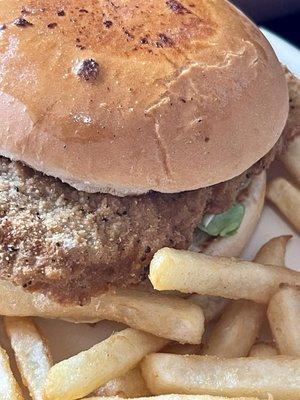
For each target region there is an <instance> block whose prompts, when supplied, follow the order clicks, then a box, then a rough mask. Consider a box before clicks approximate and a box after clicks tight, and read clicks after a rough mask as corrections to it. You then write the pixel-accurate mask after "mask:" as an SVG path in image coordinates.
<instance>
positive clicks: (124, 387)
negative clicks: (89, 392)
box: [94, 367, 150, 399]
mask: <svg viewBox="0 0 300 400" xmlns="http://www.w3.org/2000/svg"><path fill="white" fill-rule="evenodd" d="M94 395H95V396H102V397H112V396H118V397H123V398H125V399H129V398H134V397H143V396H149V395H150V392H149V389H148V388H147V386H146V383H145V380H144V378H143V377H142V374H141V370H140V368H139V367H136V368H134V369H132V370H131V371H128V372H127V373H126V374H124V375H121V376H120V377H119V378H115V379H112V380H111V381H109V382H107V383H106V384H105V385H103V386H101V387H100V388H99V389H97V390H95V392H94Z"/></svg>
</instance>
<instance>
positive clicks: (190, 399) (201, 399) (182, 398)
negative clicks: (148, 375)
mask: <svg viewBox="0 0 300 400" xmlns="http://www.w3.org/2000/svg"><path fill="white" fill-rule="evenodd" d="M89 400H104V399H103V397H89ZM105 400H122V399H121V398H120V397H106V398H105ZM133 400H259V399H257V398H254V397H247V398H246V397H234V398H233V397H231V398H230V399H229V398H228V397H219V396H209V395H188V394H165V395H162V396H151V397H139V398H136V399H133ZM270 400H271V399H270Z"/></svg>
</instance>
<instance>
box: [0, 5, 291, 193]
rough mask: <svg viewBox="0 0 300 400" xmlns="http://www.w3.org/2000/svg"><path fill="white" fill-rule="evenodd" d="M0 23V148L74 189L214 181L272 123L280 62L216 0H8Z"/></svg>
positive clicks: (279, 112) (243, 164) (270, 137)
mask: <svg viewBox="0 0 300 400" xmlns="http://www.w3.org/2000/svg"><path fill="white" fill-rule="evenodd" d="M20 17H21V18H20ZM0 23H1V24H5V25H4V26H3V25H2V27H1V31H0V38H1V46H0V119H1V128H0V154H2V155H4V156H7V157H9V158H12V159H15V160H21V161H23V162H24V163H26V164H28V165H30V166H31V167H33V168H35V169H36V170H39V171H42V172H44V173H45V174H48V175H52V176H55V177H58V178H60V179H61V180H62V181H64V182H68V183H69V184H71V185H73V186H74V187H76V188H78V189H82V190H85V191H90V192H97V191H102V192H110V193H113V194H118V195H127V194H133V193H136V194H139V193H144V192H147V191H149V190H156V191H160V192H179V191H185V190H191V189H197V188H200V187H207V186H210V185H213V184H217V183H219V182H222V181H226V180H229V179H231V178H233V177H234V176H237V175H239V174H240V173H242V172H243V171H245V170H246V169H247V168H249V167H250V166H251V165H252V164H254V163H255V162H256V161H257V160H258V159H260V158H261V157H262V156H264V155H265V154H266V153H267V152H268V151H269V150H270V149H271V148H272V146H273V145H274V144H275V143H276V141H277V140H278V138H279V136H280V134H281V132H282V129H283V127H284V124H285V121H286V118H287V113H288V94H287V86H286V82H285V79H284V74H283V71H282V68H281V66H280V64H279V62H278V60H277V58H276V56H275V55H274V52H273V50H272V49H271V47H270V45H269V44H268V42H267V41H266V39H265V38H264V37H263V35H262V34H261V33H260V31H259V30H258V28H257V27H255V26H254V25H253V23H251V22H250V21H249V20H248V19H247V18H246V17H245V16H244V15H243V14H242V13H240V12H239V11H238V10H237V9H235V8H234V7H233V6H231V5H230V4H229V3H228V2H226V1H223V0H215V1H212V0H193V1H189V2H187V1H186V0H183V1H181V0H179V1H178V0H155V1H154V0H149V1H147V2H145V1H144V0H137V1H132V0H128V1H126V2H125V1H122V0H114V1H113V2H112V1H104V0H98V1H91V2H86V1H83V0H76V1H75V0H61V1H59V2H55V1H50V0H39V1H37V0H31V1H29V0H27V1H20V0H10V1H2V2H1V5H0Z"/></svg>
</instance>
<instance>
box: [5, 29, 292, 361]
mask: <svg viewBox="0 0 300 400" xmlns="http://www.w3.org/2000/svg"><path fill="white" fill-rule="evenodd" d="M264 33H265V34H266V36H267V37H268V38H269V40H270V41H271V43H272V45H273V46H274V48H275V50H276V51H277V54H278V56H279V58H280V60H281V61H282V62H283V63H285V64H286V65H288V67H289V68H290V69H291V70H292V71H293V72H294V73H297V74H299V75H300V52H299V51H298V50H297V49H296V48H294V47H293V46H291V45H290V44H288V43H286V42H285V41H283V40H282V39H280V38H278V37H276V36H275V35H274V34H271V33H269V32H267V31H265V30H264ZM284 173H285V172H284V170H283V169H282V167H281V166H280V165H277V166H275V167H274V168H273V169H272V171H271V174H272V175H273V174H284ZM282 234H292V235H293V236H294V238H293V239H292V241H291V243H290V245H289V251H288V257H287V259H288V265H289V266H290V267H294V268H296V266H297V265H298V266H299V267H300V257H299V256H300V237H299V235H297V233H296V232H295V231H293V230H292V229H291V228H290V226H289V225H287V224H286V223H285V221H284V220H282V219H281V217H280V216H279V215H278V214H277V213H276V212H275V211H274V210H273V209H271V208H270V207H269V206H268V205H266V207H265V210H264V212H263V215H262V218H261V221H260V223H259V225H258V227H257V230H256V232H255V234H254V236H253V238H252V240H251V241H250V243H249V245H248V246H247V248H246V250H245V252H244V257H245V258H248V259H251V258H252V257H253V256H254V254H255V252H256V251H257V250H258V248H259V247H260V246H261V245H262V244H263V243H264V242H266V241H267V240H268V239H270V238H272V237H274V236H278V235H282ZM299 270H300V268H299ZM37 322H38V324H39V325H40V327H41V328H42V330H43V332H44V334H45V336H46V337H47V338H48V340H49V344H50V348H51V352H52V354H53V357H54V361H55V362H58V361H60V360H62V359H64V358H67V357H70V356H72V355H74V354H76V353H78V352H79V351H81V350H84V349H87V348H89V347H91V346H92V345H94V344H96V343H98V342H99V341H101V340H103V339H105V338H106V337H107V336H109V335H110V334H111V333H112V332H113V331H115V330H118V329H121V328H122V326H121V325H118V324H115V323H111V322H105V321H103V322H99V323H98V324H96V325H94V326H89V325H76V324H70V323H67V322H63V321H55V320H53V321H52V320H43V319H37ZM0 329H1V327H0ZM0 337H3V335H1V332H0Z"/></svg>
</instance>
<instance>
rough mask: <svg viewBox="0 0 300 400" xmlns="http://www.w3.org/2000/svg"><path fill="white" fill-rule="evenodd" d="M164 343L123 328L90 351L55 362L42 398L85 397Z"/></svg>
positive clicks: (129, 368)
mask: <svg viewBox="0 0 300 400" xmlns="http://www.w3.org/2000/svg"><path fill="white" fill-rule="evenodd" d="M166 344H167V341H166V340H165V339H161V338H157V337H155V336H153V335H150V334H149V333H145V332H141V331H137V330H135V329H130V328H128V329H125V330H123V331H121V332H118V333H116V334H114V335H112V336H110V337H109V338H108V339H106V340H104V341H103V342H101V343H99V344H96V345H95V346H93V347H92V348H90V349H89V350H86V351H83V352H81V353H79V354H77V355H75V356H74V357H71V358H69V359H67V360H64V361H61V362H60V363H58V364H56V365H54V366H53V367H52V368H51V369H50V372H49V374H48V377H47V381H46V385H45V399H47V400H73V399H78V398H81V397H84V396H86V395H88V394H89V393H91V392H92V391H93V390H95V389H97V388H98V387H99V386H102V385H104V384H105V383H107V382H108V381H110V380H112V379H114V378H117V377H119V376H121V375H123V374H125V373H126V372H128V371H130V370H131V369H133V368H134V367H135V366H136V365H137V364H138V363H139V362H140V361H141V360H142V358H143V357H144V356H145V355H146V354H149V353H152V352H155V351H158V350H160V349H161V348H162V347H164V346H165V345H166Z"/></svg>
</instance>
